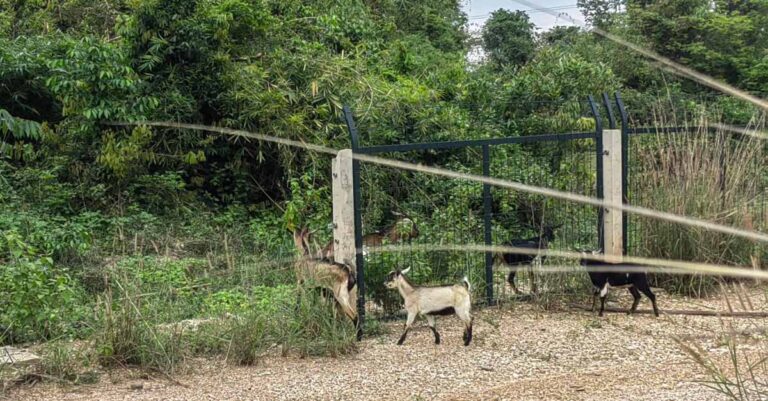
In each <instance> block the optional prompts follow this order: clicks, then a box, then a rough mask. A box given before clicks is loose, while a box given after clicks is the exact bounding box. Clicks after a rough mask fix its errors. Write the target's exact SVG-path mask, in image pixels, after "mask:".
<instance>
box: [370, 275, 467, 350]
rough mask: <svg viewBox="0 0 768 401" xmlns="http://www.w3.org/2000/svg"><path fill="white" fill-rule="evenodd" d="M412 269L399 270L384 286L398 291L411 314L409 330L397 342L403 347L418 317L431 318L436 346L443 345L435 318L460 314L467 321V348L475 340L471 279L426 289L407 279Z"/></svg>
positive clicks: (406, 327)
mask: <svg viewBox="0 0 768 401" xmlns="http://www.w3.org/2000/svg"><path fill="white" fill-rule="evenodd" d="M410 270H411V268H410V267H409V268H408V269H406V270H403V271H400V270H399V269H398V270H395V271H392V272H390V273H389V274H388V275H387V279H386V281H385V282H384V285H385V286H386V287H387V288H390V289H397V290H398V291H399V292H400V295H401V296H402V297H403V300H404V301H405V310H406V311H407V312H408V321H407V322H406V323H405V331H404V332H403V335H402V336H401V337H400V340H399V341H398V342H397V345H403V342H405V336H406V335H407V334H408V330H410V329H411V326H412V325H413V322H414V320H416V316H418V315H422V316H425V317H426V318H427V322H428V323H429V327H430V328H431V329H432V332H433V333H434V334H435V344H440V334H439V333H438V332H437V329H436V328H435V316H445V315H452V314H456V316H458V317H459V319H461V321H463V322H464V337H463V338H464V345H465V346H466V345H469V343H470V342H471V341H472V315H471V309H472V299H471V296H470V290H471V285H470V284H469V280H467V277H464V279H463V280H462V285H444V286H439V287H422V286H416V285H414V284H413V283H411V281H410V280H408V278H407V277H406V276H405V274H406V273H408V271H410Z"/></svg>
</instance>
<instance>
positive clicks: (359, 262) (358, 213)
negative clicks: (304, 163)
mask: <svg viewBox="0 0 768 401" xmlns="http://www.w3.org/2000/svg"><path fill="white" fill-rule="evenodd" d="M342 112H343V113H344V121H345V122H346V123H347V131H349V139H350V141H351V142H352V150H350V151H349V153H347V154H348V155H349V160H350V163H349V165H347V164H344V166H343V167H344V169H345V172H348V174H349V177H351V180H350V182H351V184H352V185H351V187H350V188H346V187H345V190H346V191H349V194H347V195H345V196H349V195H350V194H351V196H350V197H351V198H352V213H351V215H352V227H353V232H354V235H353V241H351V243H352V244H353V245H352V247H353V248H354V258H353V259H352V260H354V266H355V271H356V273H357V294H356V295H357V319H358V320H357V322H358V328H360V329H362V328H363V327H365V326H364V325H365V259H364V258H363V215H362V210H361V204H362V200H361V199H360V161H359V160H356V159H355V158H354V153H355V152H357V151H358V150H359V149H360V139H359V138H358V135H357V125H355V119H354V117H353V116H352V109H350V108H349V106H344V107H343V108H342ZM342 152H343V151H342ZM339 153H340V154H341V152H339ZM339 167H342V166H341V165H340V166H339ZM340 173H341V171H340ZM340 175H341V174H340ZM346 215H347V214H346V213H345V216H346ZM345 219H346V217H345ZM346 246H347V245H345V247H346ZM350 295H352V294H350ZM361 333H362V331H360V330H358V339H359V338H360V336H361Z"/></svg>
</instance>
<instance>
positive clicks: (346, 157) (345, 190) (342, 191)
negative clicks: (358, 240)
mask: <svg viewBox="0 0 768 401" xmlns="http://www.w3.org/2000/svg"><path fill="white" fill-rule="evenodd" d="M352 160H353V159H352V150H351V149H344V150H342V151H340V152H339V153H338V154H337V155H336V158H334V159H333V163H332V164H333V167H332V174H333V180H332V181H333V185H332V191H333V256H334V260H335V261H336V262H338V263H349V264H351V265H352V267H353V268H354V269H353V271H356V267H357V266H355V265H356V263H355V206H354V197H353V187H352Z"/></svg>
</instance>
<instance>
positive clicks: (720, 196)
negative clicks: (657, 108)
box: [630, 117, 768, 295]
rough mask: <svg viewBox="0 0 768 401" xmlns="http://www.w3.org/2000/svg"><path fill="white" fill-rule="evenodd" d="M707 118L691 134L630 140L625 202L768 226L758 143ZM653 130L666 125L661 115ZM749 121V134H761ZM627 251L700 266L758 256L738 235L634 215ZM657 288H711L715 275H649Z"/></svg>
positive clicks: (695, 291) (744, 262) (696, 291)
mask: <svg viewBox="0 0 768 401" xmlns="http://www.w3.org/2000/svg"><path fill="white" fill-rule="evenodd" d="M709 121H710V120H709V119H707V118H705V117H702V118H699V119H698V120H697V121H695V122H694V124H692V125H694V126H698V127H699V128H698V129H696V130H695V132H692V133H660V134H656V135H653V136H650V137H643V138H637V137H634V138H633V139H632V141H633V145H634V146H633V147H632V149H631V154H630V158H631V159H632V160H631V163H632V167H633V171H632V172H631V173H630V186H631V194H630V196H631V201H632V202H633V203H637V204H640V205H642V206H647V207H652V208H654V209H658V210H662V211H666V212H671V213H675V214H679V215H686V216H693V217H698V218H703V219H706V220H709V221H713V222H716V223H718V224H724V225H730V226H735V227H741V228H745V229H749V230H758V231H761V230H762V231H765V230H766V229H768V225H767V223H766V220H768V210H767V209H766V203H768V185H766V177H768V169H767V168H766V167H767V166H766V163H765V158H766V153H767V152H766V147H765V143H763V141H762V140H760V139H757V138H754V137H746V136H740V135H737V134H733V133H730V132H726V131H724V130H722V129H714V130H710V129H709V126H708V125H709ZM657 125H658V126H668V123H667V122H666V121H665V120H664V119H663V118H660V119H659V121H658V122H657ZM764 126H765V124H764V123H763V122H762V120H760V122H758V123H755V124H754V125H753V127H750V128H751V129H758V130H759V129H762V128H764ZM631 219H632V221H633V223H634V224H636V225H635V227H633V229H634V230H636V231H635V233H634V235H633V237H632V238H633V241H632V244H631V246H632V247H633V249H632V251H633V253H636V254H639V255H643V256H649V257H657V258H669V259H681V260H690V261H697V262H705V263H717V264H727V265H740V266H751V265H753V264H758V265H759V264H760V262H759V261H760V259H761V258H762V255H761V253H762V252H763V251H764V249H762V248H761V247H760V246H759V245H758V244H756V243H754V242H752V241H750V240H747V239H743V238H737V237H734V236H730V235H726V234H720V233H713V232H709V231H705V230H702V229H699V228H694V227H687V226H682V225H678V224H672V223H662V222H659V221H657V220H651V219H647V218H639V217H632V218H631ZM655 281H656V283H655V284H656V285H657V286H660V287H664V288H666V289H668V290H671V291H674V292H679V293H685V294H689V295H703V294H706V293H708V292H709V291H710V290H713V289H714V288H715V286H716V284H717V278H713V277H704V276H700V275H691V276H681V275H675V276H672V275H661V274H659V275H655Z"/></svg>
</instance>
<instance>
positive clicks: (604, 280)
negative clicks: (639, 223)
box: [580, 252, 659, 317]
mask: <svg viewBox="0 0 768 401" xmlns="http://www.w3.org/2000/svg"><path fill="white" fill-rule="evenodd" d="M592 253H593V254H597V253H598V252H592ZM580 262H581V265H582V266H584V267H585V268H587V274H589V279H590V281H592V286H593V287H594V289H593V292H592V310H593V311H594V310H595V303H596V302H597V296H598V295H599V296H600V312H599V313H598V316H603V311H604V310H605V299H606V297H607V296H608V289H609V288H610V287H614V288H626V289H628V290H629V292H630V293H631V294H632V298H634V301H633V302H632V307H631V308H630V309H629V314H632V313H633V312H635V311H636V310H637V305H638V304H639V303H640V293H641V292H642V293H643V294H645V296H646V297H648V299H650V300H651V304H652V305H653V314H654V315H656V317H659V308H658V307H657V306H656V295H655V294H654V293H653V292H652V291H651V286H650V284H648V275H647V274H646V273H645V272H642V271H635V270H640V269H642V267H643V266H641V265H636V264H628V263H611V262H604V261H598V260H591V259H586V258H582V259H581V261H580ZM623 268H624V269H625V270H628V269H626V268H630V269H632V271H631V272H626V271H625V272H622V271H621V270H622V269H623Z"/></svg>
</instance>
